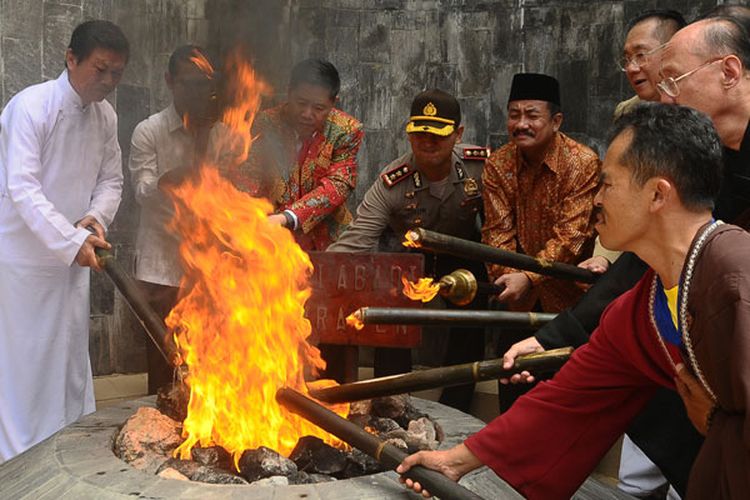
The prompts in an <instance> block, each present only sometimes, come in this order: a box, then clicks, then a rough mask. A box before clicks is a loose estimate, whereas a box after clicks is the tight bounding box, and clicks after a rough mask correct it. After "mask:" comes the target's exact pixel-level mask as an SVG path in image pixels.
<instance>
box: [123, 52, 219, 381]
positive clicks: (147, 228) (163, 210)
mask: <svg viewBox="0 0 750 500" xmlns="http://www.w3.org/2000/svg"><path fill="white" fill-rule="evenodd" d="M204 61H205V63H204ZM167 68H168V69H167V72H166V73H165V74H164V80H165V82H166V84H167V87H168V88H169V91H170V93H171V94H172V102H171V103H170V104H169V106H167V107H166V108H165V109H163V110H162V111H160V112H158V113H156V114H154V115H151V116H149V117H148V118H147V119H145V120H143V121H142V122H140V123H139V124H138V125H137V126H136V127H135V130H134V131H133V136H132V138H131V145H130V160H129V163H128V167H129V169H130V174H131V180H132V183H133V191H134V192H135V199H136V202H137V203H138V204H139V205H140V208H141V210H140V219H139V222H138V230H137V234H136V243H135V277H136V278H137V279H138V280H139V281H140V285H141V288H142V290H143V291H144V293H145V294H146V299H147V300H148V302H149V304H150V305H151V307H152V308H153V309H154V310H155V311H156V312H157V314H159V315H160V316H161V317H162V318H165V317H166V316H167V315H168V314H169V312H170V311H171V310H172V308H173V307H174V306H175V304H176V303H177V292H178V290H179V285H180V280H181V278H182V274H183V271H182V266H181V265H180V259H179V251H178V249H179V239H178V237H177V235H176V234H174V233H173V232H170V231H169V230H168V229H167V226H168V224H169V221H170V220H171V219H172V217H173V216H174V208H173V205H172V202H171V200H170V198H169V197H168V195H167V194H165V193H164V192H163V191H162V188H164V187H165V186H168V185H170V184H174V183H178V182H181V180H182V178H184V177H185V176H189V175H190V174H191V173H193V172H195V171H196V170H197V167H198V166H199V165H198V164H199V162H200V159H199V158H200V157H201V156H202V155H203V154H204V153H205V148H206V144H204V143H203V142H204V141H206V140H207V138H208V131H209V130H210V129H211V127H212V125H213V123H214V121H215V120H216V119H217V113H218V110H217V104H216V102H217V99H216V94H215V88H216V87H215V78H216V75H215V74H214V72H213V68H212V67H211V64H210V63H209V62H208V58H207V56H206V54H205V52H204V51H203V49H202V48H200V47H198V46H195V45H183V46H181V47H178V48H177V49H175V51H174V52H173V53H172V55H171V56H170V58H169V63H168V67H167ZM207 70H208V72H207ZM144 339H145V341H146V355H147V365H148V392H149V394H156V391H157V389H159V388H161V387H164V386H166V385H168V384H170V383H171V381H172V374H173V369H172V367H170V366H169V365H168V364H167V362H166V361H165V360H164V358H163V357H162V356H161V353H160V352H159V350H158V349H157V348H156V346H154V345H153V343H152V342H151V340H150V339H148V337H146V336H145V335H144Z"/></svg>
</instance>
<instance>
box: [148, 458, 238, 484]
mask: <svg viewBox="0 0 750 500" xmlns="http://www.w3.org/2000/svg"><path fill="white" fill-rule="evenodd" d="M167 469H174V470H176V471H177V472H179V473H180V474H182V475H184V476H186V477H188V478H189V479H190V480H192V481H200V482H202V483H211V484H248V483H247V481H245V480H244V479H242V478H241V477H240V476H238V475H237V474H232V473H231V472H228V471H226V470H224V469H220V468H218V467H213V466H208V465H201V464H199V463H196V462H193V461H192V460H179V459H177V458H170V459H169V460H167V461H166V462H164V465H162V466H161V468H160V469H159V470H158V471H157V473H156V474H157V475H161V473H162V472H164V471H166V470H167Z"/></svg>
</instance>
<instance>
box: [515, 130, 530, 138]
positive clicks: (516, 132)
mask: <svg viewBox="0 0 750 500" xmlns="http://www.w3.org/2000/svg"><path fill="white" fill-rule="evenodd" d="M522 135H525V136H526V137H534V133H533V132H529V131H526V130H516V131H515V132H513V137H520V136H522Z"/></svg>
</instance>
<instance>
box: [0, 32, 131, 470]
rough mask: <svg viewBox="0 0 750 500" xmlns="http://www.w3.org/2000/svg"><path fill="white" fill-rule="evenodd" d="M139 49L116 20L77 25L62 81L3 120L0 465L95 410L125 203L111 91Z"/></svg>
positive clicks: (14, 102) (20, 97)
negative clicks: (95, 297) (116, 221)
mask: <svg viewBox="0 0 750 500" xmlns="http://www.w3.org/2000/svg"><path fill="white" fill-rule="evenodd" d="M128 55H129V45H128V41H127V39H126V38H125V35H124V34H123V33H122V31H121V30H120V28H118V27H117V26H116V25H114V24H112V23H110V22H108V21H87V22H85V23H83V24H81V25H79V26H78V27H77V28H76V29H75V30H74V31H73V35H72V37H71V40H70V45H69V47H68V50H67V51H66V54H65V65H66V70H65V71H63V73H62V74H61V75H60V77H59V78H57V80H52V81H48V82H45V83H41V84H38V85H33V86H31V87H28V88H26V89H24V90H23V91H21V92H20V93H18V94H17V95H16V96H15V97H13V99H11V100H10V102H9V103H8V104H7V106H6V107H5V109H4V110H3V112H2V115H0V463H1V462H3V461H5V460H9V459H10V458H12V457H13V456H15V455H17V454H19V453H21V452H23V451H24V450H26V449H27V448H29V447H31V446H33V445H34V444H36V443H38V442H40V441H42V440H43V439H45V438H47V437H48V436H50V435H52V434H54V433H55V432H56V431H58V430H59V429H61V428H62V427H64V426H66V425H68V424H70V423H72V422H74V421H76V420H77V419H79V418H80V417H81V416H82V415H84V414H86V413H90V412H92V411H94V393H93V381H92V376H91V363H90V361H89V353H88V343H89V336H88V334H89V270H88V269H87V268H88V267H93V268H95V269H97V270H98V269H99V264H98V262H97V260H96V256H95V254H94V249H95V247H102V248H110V245H109V243H107V241H106V240H105V239H104V232H105V228H106V227H107V226H108V225H109V224H110V223H111V222H112V219H113V218H114V216H115V213H116V212H117V207H118V205H119V203H120V195H121V191H122V179H123V178H122V164H121V156H120V146H119V144H118V142H117V116H116V114H115V111H114V110H113V108H112V106H111V105H110V104H109V103H108V102H106V101H104V98H105V97H106V96H107V95H108V94H109V93H110V92H112V90H114V88H115V86H116V85H117V84H118V83H119V81H120V78H121V77H122V73H123V71H124V69H125V65H126V64H127V60H128Z"/></svg>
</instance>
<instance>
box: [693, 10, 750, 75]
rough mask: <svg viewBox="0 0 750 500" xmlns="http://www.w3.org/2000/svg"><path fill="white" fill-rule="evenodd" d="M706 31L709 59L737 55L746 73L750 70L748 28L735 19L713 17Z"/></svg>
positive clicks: (706, 47)
mask: <svg viewBox="0 0 750 500" xmlns="http://www.w3.org/2000/svg"><path fill="white" fill-rule="evenodd" d="M703 22H705V23H708V26H706V30H705V31H704V38H703V40H704V42H705V43H706V45H705V49H706V51H707V54H706V56H707V57H723V56H726V55H729V54H735V55H736V56H737V57H739V59H740V61H742V65H743V66H744V67H745V71H747V70H748V69H750V35H749V34H748V29H747V27H746V26H745V25H744V24H743V23H742V22H741V21H740V20H739V19H737V18H734V17H721V16H719V17H711V18H707V19H706V20H704V21H703Z"/></svg>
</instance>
